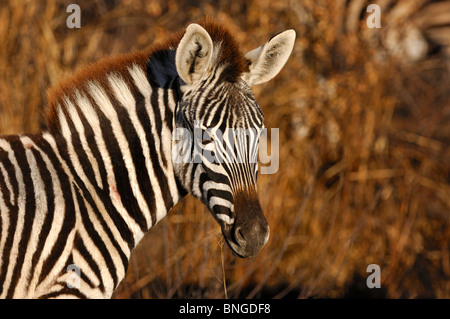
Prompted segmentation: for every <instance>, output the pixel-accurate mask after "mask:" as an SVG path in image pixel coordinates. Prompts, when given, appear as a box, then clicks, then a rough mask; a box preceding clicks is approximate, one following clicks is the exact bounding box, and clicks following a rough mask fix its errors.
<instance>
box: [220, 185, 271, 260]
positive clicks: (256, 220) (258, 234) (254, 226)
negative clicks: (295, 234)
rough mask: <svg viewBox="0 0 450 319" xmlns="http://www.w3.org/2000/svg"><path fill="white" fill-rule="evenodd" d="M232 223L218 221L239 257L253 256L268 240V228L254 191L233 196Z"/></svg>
mask: <svg viewBox="0 0 450 319" xmlns="http://www.w3.org/2000/svg"><path fill="white" fill-rule="evenodd" d="M234 208H235V209H234V215H235V218H234V219H233V223H220V224H221V228H222V234H223V236H224V237H225V241H226V242H227V244H228V246H229V247H230V249H231V250H232V251H233V252H234V253H235V254H236V255H238V256H239V257H241V258H247V257H255V256H256V255H258V253H259V252H260V251H261V249H262V248H263V247H264V245H265V244H266V243H267V241H268V240H269V234H270V228H269V224H268V223H267V220H266V218H265V217H264V214H263V211H262V209H261V206H260V204H259V201H258V198H257V196H256V193H254V194H251V195H250V194H248V193H243V194H238V195H235V196H234Z"/></svg>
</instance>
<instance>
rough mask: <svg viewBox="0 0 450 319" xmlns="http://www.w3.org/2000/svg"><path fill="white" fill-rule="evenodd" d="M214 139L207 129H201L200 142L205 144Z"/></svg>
mask: <svg viewBox="0 0 450 319" xmlns="http://www.w3.org/2000/svg"><path fill="white" fill-rule="evenodd" d="M213 141H214V138H213V137H212V136H211V134H209V133H208V132H207V131H203V139H202V144H203V145H206V144H209V143H211V142H213Z"/></svg>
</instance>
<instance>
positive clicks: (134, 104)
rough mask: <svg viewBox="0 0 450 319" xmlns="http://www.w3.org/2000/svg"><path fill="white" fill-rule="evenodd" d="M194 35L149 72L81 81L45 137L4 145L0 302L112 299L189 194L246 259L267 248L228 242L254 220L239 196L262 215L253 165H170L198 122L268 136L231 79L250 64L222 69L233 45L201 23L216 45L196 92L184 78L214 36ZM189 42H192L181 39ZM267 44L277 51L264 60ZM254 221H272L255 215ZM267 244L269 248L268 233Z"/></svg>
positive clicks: (134, 70) (131, 67)
mask: <svg viewBox="0 0 450 319" xmlns="http://www.w3.org/2000/svg"><path fill="white" fill-rule="evenodd" d="M192 26H193V25H191V26H190V28H191V29H189V27H188V29H187V30H186V32H185V34H184V36H183V38H181V39H179V40H178V42H179V44H178V45H177V46H172V45H170V46H168V47H167V48H166V49H164V50H163V51H164V52H163V53H161V51H156V52H153V53H150V55H149V56H148V57H147V59H146V61H144V63H142V61H140V60H139V59H138V58H136V59H135V60H133V59H131V60H130V59H128V60H126V62H123V63H122V64H117V63H116V64H117V65H115V64H114V63H112V62H111V67H109V68H107V71H102V73H101V74H99V75H97V76H93V77H92V78H89V77H87V78H86V79H85V80H84V81H78V82H76V81H74V82H73V83H74V84H73V85H72V86H70V87H69V89H67V87H66V88H65V90H63V93H60V94H59V95H58V98H55V99H54V101H53V103H54V105H53V106H52V108H53V109H52V110H53V113H54V118H53V119H52V120H50V122H51V123H50V124H49V131H48V132H43V133H41V134H36V135H15V136H5V137H0V217H1V219H0V221H1V223H0V297H2V298H51V297H75V298H104V297H110V296H111V295H112V293H113V291H114V289H115V288H116V287H117V286H118V285H119V283H120V281H121V280H122V279H123V277H124V276H125V273H126V269H127V265H128V260H129V258H130V254H131V251H132V249H133V248H134V247H135V246H136V245H137V243H138V242H139V241H140V240H141V238H142V237H143V236H144V234H145V233H146V232H147V231H148V230H149V229H150V228H152V227H153V226H154V225H155V224H156V223H157V222H158V221H159V220H161V219H162V218H163V217H164V216H165V215H166V214H167V213H168V211H170V209H171V208H172V207H173V206H174V205H175V204H176V203H177V202H178V201H179V200H180V199H181V198H182V197H183V196H184V195H185V194H186V193H187V192H189V193H192V194H193V195H194V196H196V197H197V198H199V199H200V200H202V201H203V202H204V203H205V204H206V205H207V206H208V207H209V208H210V210H211V211H212V212H213V214H214V215H215V217H216V218H217V220H218V221H219V222H220V223H222V224H223V225H222V226H223V229H224V235H225V236H226V237H227V236H228V237H227V242H228V243H229V244H230V247H231V248H232V249H233V250H234V251H235V252H236V253H237V254H238V255H240V256H248V255H253V254H255V253H257V251H259V249H261V247H262V246H261V243H262V241H263V240H260V239H259V242H258V245H256V244H255V245H253V246H252V245H250V244H248V245H247V243H246V242H244V240H243V239H241V238H234V237H233V235H230V229H231V228H232V227H233V224H235V221H236V219H238V220H242V221H244V220H245V221H246V223H245V225H250V224H251V223H250V222H249V220H251V216H250V215H249V217H245V218H244V217H239V213H238V211H239V210H238V209H237V208H236V207H235V206H236V205H237V206H239V207H241V206H242V205H241V204H240V203H241V202H242V200H241V201H239V203H238V197H239V196H241V195H239V194H241V193H243V192H245V194H244V195H242V196H244V197H245V196H247V197H248V198H250V197H251V198H250V200H249V201H248V202H252V203H253V204H254V207H259V204H257V198H256V197H255V194H256V193H255V192H254V190H255V189H256V173H257V164H256V163H249V162H248V161H244V162H243V163H236V164H235V163H229V164H225V163H224V164H217V163H215V164H209V163H205V162H204V161H203V162H202V163H197V164H194V163H185V164H183V165H178V166H176V165H174V163H173V161H172V156H171V155H172V147H173V146H172V142H173V141H172V134H173V132H174V129H175V128H177V127H184V128H190V129H192V128H193V127H194V121H199V122H200V123H203V124H204V125H205V128H207V129H214V128H220V129H221V130H223V131H224V132H225V131H226V129H227V128H234V127H241V128H244V129H247V128H255V129H256V128H259V129H260V128H262V127H263V117H262V112H261V110H260V108H259V106H258V105H257V103H256V101H255V99H254V97H253V94H252V93H251V89H250V85H251V84H252V83H250V82H249V81H246V80H245V74H243V70H240V71H239V72H235V73H236V74H237V76H235V77H234V78H230V75H229V72H231V71H233V70H231V69H230V67H233V63H234V62H233V61H234V60H236V59H242V60H243V61H244V60H245V59H246V58H244V57H243V56H240V57H237V58H236V57H234V56H231V58H229V59H228V60H226V59H222V58H223V56H224V53H223V52H222V51H224V46H223V45H224V44H226V41H227V40H228V39H226V38H220V37H219V35H220V36H222V37H223V34H222V33H223V32H222V33H220V32H217V30H218V29H219V28H220V27H219V26H217V25H214V24H211V23H206V22H205V24H204V27H205V28H206V29H207V30H208V31H209V33H210V34H211V35H212V38H213V40H211V42H214V48H212V47H211V48H210V49H211V50H209V54H212V55H213V57H212V58H211V59H210V62H209V63H208V69H206V70H201V71H202V72H203V73H202V74H198V77H197V78H198V81H197V80H196V81H195V82H192V83H187V80H186V79H185V78H183V77H182V75H181V74H184V73H183V72H184V70H181V69H180V68H179V65H176V64H177V63H175V60H174V59H175V53H176V54H177V57H179V55H181V56H184V55H186V56H190V57H194V60H193V64H192V61H191V64H189V65H188V67H189V70H190V71H192V72H191V73H190V74H191V75H192V76H194V75H195V72H200V70H198V69H196V67H197V66H199V65H202V63H201V58H203V57H204V56H205V55H200V53H201V52H200V51H201V50H197V49H196V54H198V56H195V54H194V55H192V54H191V53H192V52H190V51H189V46H188V47H186V43H187V44H188V45H191V46H192V45H193V46H194V48H195V46H196V45H198V44H199V43H201V41H202V40H203V39H200V40H199V39H198V38H197V37H198V36H199V34H198V33H196V32H198V30H200V29H201V30H203V31H201V32H206V31H205V29H203V28H202V27H200V26H198V25H194V27H192ZM202 34H203V35H204V33H202ZM214 34H215V36H214ZM225 34H226V37H228V36H229V35H228V33H227V32H225ZM288 36H289V37H290V38H289V39H287V38H286V37H279V40H280V41H284V42H286V43H287V48H286V47H281V49H285V50H286V49H287V50H288V51H289V52H288V53H287V55H286V54H284V55H281V56H282V59H284V60H283V61H281V66H275V67H274V70H268V72H272V73H273V74H272V77H273V76H275V75H276V73H278V71H279V70H280V69H281V67H282V66H283V65H284V63H285V62H286V60H287V57H288V56H289V53H290V51H291V50H292V46H293V35H292V33H289V34H288ZM192 37H193V41H194V42H193V43H191V42H189V43H188V42H186V41H187V40H186V41H185V39H186V38H192ZM218 37H219V38H218ZM183 41H184V42H183ZM199 41H200V42H199ZM271 41H272V40H271ZM275 44H276V45H279V44H280V43H275ZM271 46H272V44H271V42H269V43H268V45H266V46H265V47H266V49H261V50H260V51H261V52H263V53H264V52H266V51H267V47H268V48H269V49H270V48H271ZM203 48H205V47H203ZM184 50H187V51H184ZM272 53H273V52H272ZM272 53H271V56H274V55H273V54H272ZM275 56H276V55H275ZM262 57H263V58H264V56H262ZM177 61H180V60H179V59H178V60H177ZM245 61H247V62H248V63H249V64H251V63H252V61H251V59H248V60H245ZM266 62H267V61H266ZM268 62H270V61H268ZM278 64H280V63H278ZM252 66H254V67H257V64H256V63H254V64H253V65H252ZM236 68H239V67H238V66H236ZM251 68H252V67H250V70H247V72H251ZM224 72H228V73H227V75H224ZM258 72H262V70H258ZM257 138H258V137H257V136H253V137H246V138H245V137H244V139H242V140H241V141H238V142H236V141H234V142H235V143H236V145H238V146H239V147H237V148H236V149H237V152H241V153H242V154H243V155H244V156H243V157H244V158H246V157H247V158H248V155H249V153H250V152H255V147H254V146H252V145H255V144H257ZM237 139H241V137H239V138H237ZM250 140H251V141H250ZM206 144H209V145H210V146H211V143H206ZM202 146H205V147H207V145H202ZM217 147H220V146H219V145H217ZM236 154H237V153H235V154H232V155H233V156H236ZM242 154H241V156H242ZM249 194H250V195H249ZM242 196H241V197H242ZM249 196H250V197H249ZM241 197H239V198H241ZM247 197H245V198H247ZM247 208H248V207H247ZM250 211H255V210H254V209H253V208H252V209H250ZM253 214H256V215H253V216H256V217H255V220H258V221H261V220H262V221H264V222H265V219H264V217H263V216H262V214H261V212H260V211H259V210H256V213H253ZM260 215H261V216H262V217H261V216H260ZM242 216H244V215H242ZM236 227H237V226H235V228H236ZM243 227H244V226H243V225H241V226H239V230H240V231H241V233H242V229H243ZM264 227H265V224H264V225H263V224H261V227H260V228H264ZM253 228H254V227H253ZM237 231H238V229H236V232H237ZM261 236H263V239H264V242H263V243H262V245H263V244H264V243H265V241H267V237H268V226H267V232H266V231H265V230H264V233H263V235H261ZM261 236H260V237H261ZM247 237H248V238H251V237H252V236H250V235H249V236H247ZM258 238H259V237H258ZM255 247H256V248H255ZM73 266H75V268H76V269H79V274H80V276H79V277H75V279H77V280H78V284H77V285H75V286H74V285H71V284H68V283H70V282H71V280H73V279H74V273H73V272H72V271H71V270H73V269H74V268H73ZM75 276H77V275H75ZM75 282H77V281H76V280H75Z"/></svg>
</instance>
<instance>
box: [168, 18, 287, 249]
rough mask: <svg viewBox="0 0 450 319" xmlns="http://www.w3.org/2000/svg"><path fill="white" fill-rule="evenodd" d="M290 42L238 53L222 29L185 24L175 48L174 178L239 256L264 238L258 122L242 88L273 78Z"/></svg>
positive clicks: (279, 39) (276, 40)
mask: <svg viewBox="0 0 450 319" xmlns="http://www.w3.org/2000/svg"><path fill="white" fill-rule="evenodd" d="M294 40H295V32H294V31H293V30H288V31H285V32H283V33H280V34H278V35H277V36H275V37H273V38H272V39H271V40H270V41H269V42H267V43H266V44H265V45H263V46H261V47H259V48H257V49H255V50H252V51H250V52H249V53H247V54H246V55H245V56H243V55H241V54H240V53H239V51H238V49H237V45H236V43H235V41H234V40H233V39H232V38H231V36H230V34H229V32H228V31H226V30H225V29H223V28H221V27H217V26H216V25H209V24H207V23H206V24H205V25H203V26H200V25H198V24H191V25H189V26H188V27H187V29H186V31H185V33H184V35H183V36H182V38H181V40H180V42H179V44H178V47H177V49H176V54H175V65H176V69H177V72H178V75H179V77H180V90H181V99H180V101H179V103H178V105H177V110H176V111H175V122H176V125H175V127H176V129H175V134H174V136H173V145H172V158H173V162H174V169H175V174H176V177H177V178H178V180H179V182H180V183H181V185H182V186H183V187H184V188H185V189H186V190H187V191H188V192H190V193H191V194H193V195H194V196H195V197H196V198H198V199H199V200H201V201H202V202H203V203H204V204H205V205H206V206H207V207H208V208H209V210H210V211H211V212H212V213H213V215H214V217H215V219H216V220H217V221H218V222H219V224H220V226H221V228H222V233H223V235H224V237H225V239H226V242H227V243H228V245H229V246H230V248H231V249H232V250H233V251H234V252H235V253H236V254H237V255H239V256H240V257H251V256H255V255H257V254H258V252H259V251H260V250H261V248H262V247H263V246H264V245H265V244H266V242H267V240H268V238H269V224H268V223H267V221H266V218H265V217H264V214H263V212H262V209H261V206H260V203H259V200H258V196H257V193H256V178H257V174H258V162H257V153H258V140H259V136H260V133H261V131H262V129H263V127H264V124H263V119H264V118H263V113H262V111H261V109H260V107H259V105H258V103H257V102H256V100H255V97H254V95H253V93H252V90H251V88H250V87H251V86H252V85H256V84H260V83H264V82H266V81H268V80H270V79H272V78H273V77H274V76H275V75H277V74H278V72H279V71H280V70H281V68H282V67H283V66H284V64H285V63H286V61H287V59H288V57H289V55H290V53H291V51H292V49H293V45H294Z"/></svg>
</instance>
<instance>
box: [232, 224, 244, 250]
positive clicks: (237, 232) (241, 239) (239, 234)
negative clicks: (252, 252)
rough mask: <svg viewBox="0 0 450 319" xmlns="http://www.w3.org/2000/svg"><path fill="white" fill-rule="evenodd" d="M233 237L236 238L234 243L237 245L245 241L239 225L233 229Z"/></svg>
mask: <svg viewBox="0 0 450 319" xmlns="http://www.w3.org/2000/svg"><path fill="white" fill-rule="evenodd" d="M234 239H235V240H236V243H237V244H238V245H242V244H243V243H245V236H244V233H243V232H242V228H241V227H239V226H238V227H236V229H235V230H234Z"/></svg>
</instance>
